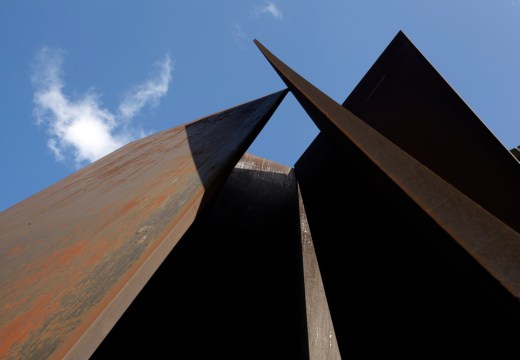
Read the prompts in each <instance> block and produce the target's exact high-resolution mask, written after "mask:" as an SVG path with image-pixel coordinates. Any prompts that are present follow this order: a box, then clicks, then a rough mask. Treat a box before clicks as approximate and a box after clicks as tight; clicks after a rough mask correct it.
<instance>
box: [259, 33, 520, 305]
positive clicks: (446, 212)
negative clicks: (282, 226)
mask: <svg viewBox="0 0 520 360" xmlns="http://www.w3.org/2000/svg"><path fill="white" fill-rule="evenodd" d="M255 42H256V44H257V46H258V47H259V48H260V50H261V51H262V53H263V54H264V56H266V58H267V60H268V61H269V62H270V63H271V65H272V66H273V67H274V69H275V70H276V71H277V73H278V74H279V75H280V77H281V78H282V79H283V81H284V82H285V83H286V85H287V86H288V87H289V89H290V91H291V92H292V93H293V94H294V96H295V97H296V99H297V100H298V101H299V102H300V104H301V105H302V106H303V108H304V109H305V110H306V111H307V113H308V114H309V115H310V117H311V118H312V119H313V120H314V122H315V123H316V125H317V126H318V127H319V128H320V130H321V131H323V132H324V133H325V134H326V135H327V137H328V138H329V139H330V141H331V143H332V144H333V146H334V147H336V148H337V149H341V148H342V147H343V146H345V145H344V144H348V145H351V144H352V145H354V146H355V147H356V148H357V149H359V150H360V151H361V152H362V153H363V154H364V156H366V157H367V158H368V159H370V161H371V162H372V163H374V164H375V165H376V166H377V167H378V168H379V169H381V171H382V172H383V173H384V174H386V176H388V177H389V178H390V179H391V180H392V181H393V182H394V183H395V184H396V185H397V186H399V187H400V188H401V189H402V191H404V192H405V193H406V194H407V195H408V196H409V197H410V198H411V199H412V200H413V201H414V202H415V203H416V204H417V205H419V206H420V208H422V210H423V211H425V212H426V213H427V214H428V215H429V216H430V217H431V218H432V219H433V220H434V221H435V222H437V223H438V224H439V225H440V226H441V228H442V229H443V230H444V231H446V232H447V233H448V234H449V235H450V236H452V237H453V239H455V240H456V241H457V242H458V243H459V244H460V245H461V246H462V247H463V248H464V249H465V250H466V251H467V252H468V253H470V254H471V255H472V256H473V257H474V258H475V259H476V260H477V261H478V262H479V263H480V264H481V265H482V266H483V267H484V268H485V269H486V270H487V271H489V272H490V273H491V274H492V275H493V276H494V277H495V278H496V279H497V280H498V281H500V283H501V284H502V285H503V286H504V287H505V288H507V289H508V290H509V291H510V292H511V293H512V294H513V295H514V296H516V297H517V298H518V297H519V296H520V266H519V265H518V264H519V263H520V235H519V234H518V233H517V232H516V231H515V230H513V229H512V228H511V227H509V226H507V225H506V224H504V223H503V222H502V221H500V220H499V219H498V218H496V217H495V216H494V215H492V214H491V213H489V212H488V211H486V210H485V209H483V208H482V207H480V206H479V205H478V204H476V203H475V202H474V201H473V200H472V199H470V198H468V197H467V196H466V195H464V194H463V193H461V192H460V191H458V190H457V189H456V188H454V187H453V186H452V185H450V184H449V183H447V182H446V181H444V180H443V179H442V178H441V177H439V176H438V175H436V174H435V173H434V172H432V171H431V170H429V169H428V168H427V167H425V166H424V165H422V164H421V163H420V162H418V161H417V160H416V159H414V158H413V157H412V156H410V155H409V154H407V153H406V152H404V151H403V150H401V149H400V148H399V147H397V146H396V145H395V144H393V143H392V142H390V141H389V140H388V139H386V138H385V137H383V136H382V135H381V134H380V133H378V132H377V131H375V130H374V129H373V128H371V127H370V126H368V125H367V124H366V123H364V122H363V121H362V120H360V119H359V118H358V117H356V116H355V115H354V114H352V113H351V112H350V111H348V110H347V109H345V108H343V107H342V106H341V105H339V104H338V103H336V102H335V101H334V100H332V99H331V98H329V97H328V96H327V95H325V94H324V93H323V92H321V91H320V90H319V89H317V88H316V87H314V86H313V85H312V84H310V83H309V82H307V81H306V80H305V79H303V78H302V77H301V76H300V75H298V74H297V73H295V72H294V71H293V70H292V69H290V68H289V67H288V66H287V65H285V64H284V63H283V62H281V61H280V60H279V59H278V58H276V57H275V56H274V55H273V54H272V53H271V52H269V50H267V49H266V48H265V47H264V46H262V45H261V44H260V43H259V42H258V41H256V40H255ZM304 201H305V197H304Z"/></svg>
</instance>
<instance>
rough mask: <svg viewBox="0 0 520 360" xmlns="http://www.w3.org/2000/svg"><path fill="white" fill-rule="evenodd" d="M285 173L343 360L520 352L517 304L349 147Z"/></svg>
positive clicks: (307, 156)
mask: <svg viewBox="0 0 520 360" xmlns="http://www.w3.org/2000/svg"><path fill="white" fill-rule="evenodd" d="M294 170H295V174H296V178H297V180H298V184H299V187H300V189H301V193H302V199H303V202H304V204H305V211H306V214H307V217H308V222H309V227H310V229H311V231H312V240H313V244H314V248H315V251H316V253H317V258H318V261H319V268H320V272H321V275H322V279H323V283H324V287H325V289H326V294H327V300H328V304H329V308H330V312H331V316H332V319H333V323H334V330H335V333H336V338H337V342H338V345H339V347H340V350H341V355H342V356H343V358H349V357H354V358H357V357H361V354H362V357H364V358H381V357H392V356H393V355H396V356H397V357H401V358H416V357H421V356H422V355H419V354H428V356H427V357H431V358H442V357H443V356H445V354H446V353H447V352H449V353H450V354H452V355H454V356H457V355H460V357H462V358H467V357H479V356H480V357H482V356H484V357H486V356H487V355H489V356H487V357H490V358H501V356H502V355H507V354H511V353H517V352H519V351H520V342H518V339H519V338H520V328H519V327H518V323H520V303H519V302H518V300H517V299H516V298H515V297H514V296H513V295H511V293H509V292H508V291H507V290H506V289H505V288H504V287H503V286H502V285H501V284H500V283H499V282H498V281H497V280H496V279H495V278H493V277H492V276H491V275H490V274H489V272H488V271H487V270H485V269H484V268H483V267H482V266H481V265H480V264H478V263H477V262H476V261H475V259H474V258H473V257H472V256H471V255H469V254H468V253H467V252H466V251H465V250H464V249H463V248H461V247H460V246H459V245H458V243H457V242H456V241H454V240H453V238H452V237H451V236H450V235H448V234H447V233H446V232H445V231H443V230H442V228H441V227H440V226H439V225H438V224H437V223H435V222H434V221H433V220H432V219H431V218H430V216H429V215H428V214H426V213H425V212H424V211H423V210H422V209H421V208H420V207H419V206H417V204H415V203H414V202H413V201H412V200H411V199H410V198H409V197H408V196H407V195H406V194H405V193H404V192H403V191H402V190H401V189H400V188H399V186H397V185H396V184H395V183H393V182H392V181H391V180H390V179H389V178H388V177H387V176H386V175H385V174H384V173H383V172H382V171H381V170H379V169H378V167H377V166H376V165H375V164H373V163H372V162H371V161H370V160H369V159H368V158H367V157H366V156H365V155H364V154H363V153H362V152H361V151H360V150H358V149H357V148H356V147H355V146H354V145H352V146H351V147H350V148H342V149H341V151H338V150H336V149H335V147H333V146H332V144H331V143H330V141H329V140H328V139H327V137H326V135H325V134H324V133H320V134H319V136H318V137H317V138H316V139H315V140H314V141H313V143H312V144H311V145H310V146H309V147H308V148H307V150H305V152H304V154H303V155H302V156H301V157H300V159H299V160H298V161H297V163H296V164H295V166H294ZM311 335H312V334H309V336H311ZM418 350H419V352H418ZM506 357H507V356H504V358H506Z"/></svg>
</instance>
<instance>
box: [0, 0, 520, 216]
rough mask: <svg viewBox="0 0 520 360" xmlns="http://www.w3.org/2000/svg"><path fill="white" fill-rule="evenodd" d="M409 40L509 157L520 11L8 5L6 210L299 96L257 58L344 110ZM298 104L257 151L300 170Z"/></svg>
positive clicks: (348, 1)
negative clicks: (170, 138)
mask: <svg viewBox="0 0 520 360" xmlns="http://www.w3.org/2000/svg"><path fill="white" fill-rule="evenodd" d="M400 30H402V31H403V32H404V33H405V34H406V36H407V37H408V38H409V39H410V40H411V41H412V42H413V43H414V44H415V46H416V47H417V48H418V49H419V51H421V53H422V54H423V55H424V56H425V57H426V58H427V59H428V61H429V62H430V63H431V64H432V65H433V66H434V67H435V68H436V69H437V71H438V72H439V73H440V74H441V75H442V77H443V78H444V79H445V80H446V81H447V82H448V83H449V84H450V85H451V87H452V88H453V89H454V90H455V91H456V92H457V93H458V94H459V96H460V97H461V98H462V99H463V100H464V101H465V102H466V104H467V105H468V106H469V107H470V108H471V109H472V110H473V111H474V112H475V113H476V114H477V116H478V117H479V118H480V119H481V120H482V121H483V122H484V124H485V125H486V126H487V127H488V128H489V129H490V131H491V132H492V133H493V134H494V135H495V136H496V137H497V138H498V140H499V141H500V142H501V143H502V144H503V145H504V146H505V147H506V148H508V149H511V148H513V147H515V146H517V145H519V144H520V122H519V118H520V101H519V97H520V40H519V39H520V0H420V1H419V0H408V1H406V0H320V1H315V0H314V1H310V0H273V1H264V0H218V1H217V0H206V1H202V0H190V1H175V0H169V1H167V0H88V1H87V0H82V1H80V0H33V1H28V0H0V109H1V115H0V211H2V210H4V209H6V208H8V207H10V206H12V205H14V204H16V203H17V202H19V201H22V200H23V199H25V198H27V197H29V196H31V195H33V194H35V193H37V192H38V191H40V190H43V189H44V188H46V187H48V186H50V185H52V184H53V183H55V182H57V181H59V180H61V179H63V178H65V177H66V176H68V175H70V174H72V173H73V172H75V171H77V170H78V169H80V168H82V167H84V166H86V165H88V164H89V163H91V162H93V161H95V160H97V159H99V158H101V157H102V156H104V155H106V154H108V153H110V152H111V151H114V150H116V149H117V148H118V147H120V146H122V145H124V144H126V143H127V142H129V141H132V140H135V139H138V138H141V137H143V136H146V135H149V134H153V133H155V132H158V131H161V130H165V129H169V128H173V127H176V126H178V125H181V124H183V123H185V122H188V121H192V120H195V119H198V118H201V117H204V116H206V115H209V114H212V113H215V112H217V111H220V110H225V109H227V108H230V107H232V106H235V105H238V104H241V103H244V102H247V101H249V100H253V99H256V98H259V97H262V96H264V95H267V94H270V93H272V92H275V91H278V90H281V89H284V88H285V85H284V84H283V82H282V81H281V80H280V79H279V77H278V76H277V75H276V73H275V72H274V71H273V70H272V68H271V66H270V65H269V64H268V62H267V61H266V60H265V58H264V57H263V56H262V55H261V53H260V52H259V51H258V49H257V48H256V47H255V46H254V44H253V39H258V40H259V41H260V42H262V43H263V44H264V45H265V46H266V47H267V48H268V49H269V50H271V51H272V52H273V53H274V54H275V55H276V56H278V57H279V58H280V59H281V60H282V61H284V62H285V63H286V64H287V65H289V66H290V67H292V68H293V69H294V70H295V71H297V72H298V73H299V74H300V75H302V76H303V77H305V78H306V79H307V80H309V81H310V82H311V83H313V84H314V85H315V86H317V87H318V88H320V89H321V90H322V91H323V92H325V93H326V94H327V95H329V96H330V97H331V98H332V99H334V100H335V101H337V102H338V103H342V102H343V101H344V100H345V98H346V97H347V96H348V94H349V93H350V92H351V91H352V90H353V88H354V87H355V86H356V85H357V83H358V82H359V81H360V80H361V78H362V77H363V75H364V74H365V73H366V72H367V71H368V69H369V68H370V66H371V65H372V64H373V63H374V62H375V61H376V59H377V58H378V56H379V55H380V54H381V52H382V51H383V50H384V49H385V47H386V46H387V45H388V44H389V43H390V41H391V40H392V39H393V37H394V36H395V35H396V34H397V33H398V31H400ZM317 133H318V130H317V128H316V127H315V125H314V124H313V122H312V121H311V120H310V118H309V117H308V116H307V115H306V113H305V112H304V111H303V109H302V108H301V107H300V105H299V104H298V103H297V102H296V100H295V99H294V97H293V96H292V95H291V94H290V93H289V94H288V95H287V96H286V98H285V100H284V101H283V102H282V103H281V104H280V106H279V108H278V110H277V111H276V112H275V113H274V115H273V116H272V118H271V119H270V120H269V122H268V123H267V125H266V126H265V128H264V129H263V131H262V132H261V133H260V135H259V136H258V137H257V139H256V140H255V142H254V143H253V144H252V146H251V147H250V148H249V149H248V152H251V153H253V154H255V155H258V156H262V157H265V158H268V159H270V160H273V161H276V162H279V163H281V164H284V165H288V166H292V165H294V163H295V162H296V160H297V159H298V158H299V156H300V155H301V154H302V152H303V151H304V150H305V149H306V148H307V146H308V145H309V144H310V142H311V141H312V140H313V139H314V137H315V136H316V135H317Z"/></svg>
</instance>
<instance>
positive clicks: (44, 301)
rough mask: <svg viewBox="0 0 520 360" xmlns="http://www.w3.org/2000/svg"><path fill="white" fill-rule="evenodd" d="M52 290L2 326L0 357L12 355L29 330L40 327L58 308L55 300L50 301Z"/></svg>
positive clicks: (27, 335) (52, 294) (26, 336)
mask: <svg viewBox="0 0 520 360" xmlns="http://www.w3.org/2000/svg"><path fill="white" fill-rule="evenodd" d="M53 297H54V292H48V293H45V294H42V295H41V296H40V297H38V299H37V300H36V301H35V302H34V305H33V306H32V307H31V309H29V310H28V311H26V312H25V313H22V314H20V315H18V316H17V317H16V318H15V319H14V320H13V321H11V322H10V323H9V324H7V326H5V327H3V331H2V333H0V358H2V359H4V358H7V357H8V356H9V355H11V356H14V355H15V353H16V350H17V349H16V346H17V345H18V344H21V343H23V342H24V340H26V339H27V338H28V337H29V335H30V333H31V331H32V330H34V329H37V328H40V327H41V325H42V324H43V322H44V321H45V319H46V318H47V316H48V315H49V314H52V313H53V312H55V311H56V310H57V309H58V308H59V304H58V303H57V302H56V301H52V298H53Z"/></svg>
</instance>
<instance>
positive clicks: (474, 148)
mask: <svg viewBox="0 0 520 360" xmlns="http://www.w3.org/2000/svg"><path fill="white" fill-rule="evenodd" d="M343 106H344V107H346V108H347V109H348V110H350V111H351V112H352V113H353V114H355V115H356V116H358V117H359V118H360V119H362V120H363V121H365V122H366V123H367V124H369V125H370V126H372V127H373V128H374V129H376V130H377V131H379V132H380V133H381V134H382V135H384V136H385V137H386V138H387V139H389V140H390V141H392V142H393V143H395V144H396V145H397V146H399V147H400V148H401V149H403V150H404V151H406V152H408V153H409V154H410V155H412V156H413V157H414V158H416V159H417V160H418V161H419V162H421V163H422V164H424V165H425V166H426V167H428V168H429V169H430V170H432V171H434V172H435V173H437V174H438V175H439V176H440V177H442V178H443V179H444V180H446V181H447V182H449V183H450V184H452V185H453V186H455V187H456V188H457V189H459V190H460V191H462V192H463V193H464V194H466V195H468V196H469V197H470V198H472V199H473V200H474V201H475V202H476V203H478V204H480V205H481V206H483V207H484V208H486V209H487V210H488V211H489V212H491V213H493V214H494V215H495V216H497V217H498V218H500V219H501V220H502V221H504V222H505V223H507V224H508V225H509V226H511V227H513V228H515V229H516V231H520V217H519V216H517V208H518V204H519V203H520V187H519V186H518V184H520V167H519V166H518V161H516V159H514V158H513V156H511V153H510V152H509V151H508V149H506V148H505V147H504V146H503V145H502V144H501V143H500V142H499V141H498V139H497V138H496V137H495V136H494V135H493V134H492V133H491V131H489V129H488V128H487V127H486V125H485V124H484V123H483V122H482V121H481V120H480V119H479V118H478V117H477V115H475V113H474V112H473V111H472V110H471V109H470V108H469V107H468V105H467V104H466V103H465V102H464V101H463V100H462V99H461V98H460V97H459V96H458V95H457V93H456V92H455V91H454V90H453V89H452V88H451V87H450V85H449V84H448V83H447V82H446V81H445V80H444V79H443V78H442V76H441V75H440V74H439V73H438V72H437V71H436V70H435V69H434V67H433V66H432V65H431V64H430V63H429V62H428V60H427V59H426V58H425V57H424V56H423V55H422V54H421V53H420V52H419V50H417V48H416V47H415V46H414V45H413V43H412V42H411V41H410V40H409V39H408V38H407V37H406V36H405V35H404V34H403V33H402V32H399V33H398V34H397V35H396V36H395V38H394V39H393V40H392V42H391V43H390V44H389V45H388V47H387V48H386V49H385V50H384V52H383V53H382V54H381V56H380V57H379V59H378V60H377V61H376V62H375V63H374V65H373V66H372V67H371V68H370V70H369V71H368V72H367V74H366V75H365V76H364V77H363V79H362V80H361V81H360V83H359V84H358V85H357V86H356V88H355V89H354V90H353V91H352V93H351V94H350V95H349V97H348V98H347V99H346V100H345V102H344V103H343Z"/></svg>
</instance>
